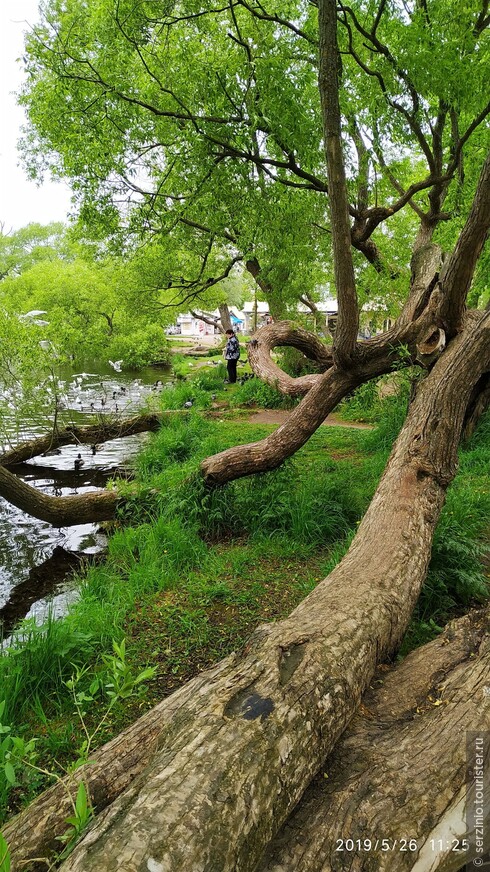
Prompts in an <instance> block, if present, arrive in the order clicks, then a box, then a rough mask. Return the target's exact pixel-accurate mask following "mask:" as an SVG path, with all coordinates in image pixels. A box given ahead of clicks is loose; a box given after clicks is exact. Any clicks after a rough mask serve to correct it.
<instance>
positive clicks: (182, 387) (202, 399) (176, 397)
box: [160, 380, 212, 409]
mask: <svg viewBox="0 0 490 872" xmlns="http://www.w3.org/2000/svg"><path fill="white" fill-rule="evenodd" d="M160 402H161V406H162V409H183V408H184V407H185V403H192V404H193V407H194V408H195V409H209V407H210V406H211V402H212V400H211V396H210V394H209V391H208V390H207V389H205V388H202V387H199V381H194V380H192V381H183V382H181V383H180V384H177V385H175V387H165V388H164V389H163V391H162V393H161V398H160Z"/></svg>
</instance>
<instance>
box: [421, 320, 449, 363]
mask: <svg viewBox="0 0 490 872" xmlns="http://www.w3.org/2000/svg"><path fill="white" fill-rule="evenodd" d="M445 347H446V334H445V332H444V330H443V329H442V327H436V326H434V325H432V326H431V327H430V329H429V330H428V331H427V332H426V333H425V335H424V337H423V338H422V340H421V341H420V342H418V343H417V360H418V361H419V363H421V364H422V366H425V367H428V366H431V365H432V364H433V363H434V361H435V360H437V358H438V357H439V355H440V354H442V352H443V351H444V349H445Z"/></svg>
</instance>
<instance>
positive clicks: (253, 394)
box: [232, 377, 296, 409]
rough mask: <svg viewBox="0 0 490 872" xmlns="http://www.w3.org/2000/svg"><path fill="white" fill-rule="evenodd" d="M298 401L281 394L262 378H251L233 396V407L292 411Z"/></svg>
mask: <svg viewBox="0 0 490 872" xmlns="http://www.w3.org/2000/svg"><path fill="white" fill-rule="evenodd" d="M295 403H296V400H295V399H293V398H291V397H288V396H285V395H284V394H281V393H280V392H279V391H278V390H276V389H275V388H273V387H271V386H270V385H268V384H266V382H264V381H262V379H260V378H257V377H256V378H251V379H248V380H247V381H246V382H244V384H243V385H239V386H238V387H237V389H236V391H235V393H234V395H233V398H232V405H233V406H257V407H260V408H262V409H291V408H292V407H293V406H294V405H295Z"/></svg>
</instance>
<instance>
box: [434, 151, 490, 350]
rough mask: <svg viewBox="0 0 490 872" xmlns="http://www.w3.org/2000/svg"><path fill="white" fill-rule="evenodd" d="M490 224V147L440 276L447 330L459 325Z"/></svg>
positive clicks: (442, 315)
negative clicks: (470, 202) (467, 210)
mask: <svg viewBox="0 0 490 872" xmlns="http://www.w3.org/2000/svg"><path fill="white" fill-rule="evenodd" d="M489 228H490V151H489V152H488V155H487V158H486V160H485V163H484V165H483V169H482V172H481V175H480V179H479V182H478V186H477V189H476V193H475V196H474V198H473V203H472V205H471V209H470V212H469V215H468V218H467V220H466V223H465V225H464V227H463V229H462V231H461V233H460V235H459V239H458V241H457V243H456V246H455V248H454V251H453V253H452V254H451V256H450V257H449V260H448V262H447V264H446V265H445V268H444V271H443V275H442V276H441V289H442V292H443V302H442V306H441V311H440V316H441V319H442V321H443V323H444V324H445V326H446V330H448V332H449V333H450V334H453V333H454V332H455V331H456V330H459V329H460V326H461V320H462V317H463V312H464V309H465V305H466V297H467V294H468V291H469V289H470V286H471V282H472V279H473V274H474V272H475V267H476V264H477V261H478V258H479V256H480V253H481V250H482V248H483V245H484V243H485V241H486V239H487V236H488V231H489Z"/></svg>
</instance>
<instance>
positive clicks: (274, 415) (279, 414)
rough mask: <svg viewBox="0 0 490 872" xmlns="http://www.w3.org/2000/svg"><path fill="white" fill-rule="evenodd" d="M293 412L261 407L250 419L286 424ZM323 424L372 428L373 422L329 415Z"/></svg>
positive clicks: (257, 421)
mask: <svg viewBox="0 0 490 872" xmlns="http://www.w3.org/2000/svg"><path fill="white" fill-rule="evenodd" d="M290 414H291V412H288V411H287V410H286V409H260V410H259V411H258V412H252V413H251V414H250V417H249V418H248V421H249V422H250V423H251V424H277V425H279V424H284V423H285V421H287V419H288V417H289V415H290ZM322 426H327V427H353V428H354V429H356V430H372V429H373V426H372V424H361V423H360V422H357V421H342V420H341V419H340V418H339V417H338V415H335V414H332V415H327V417H326V418H325V420H324V421H323V424H322Z"/></svg>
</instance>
